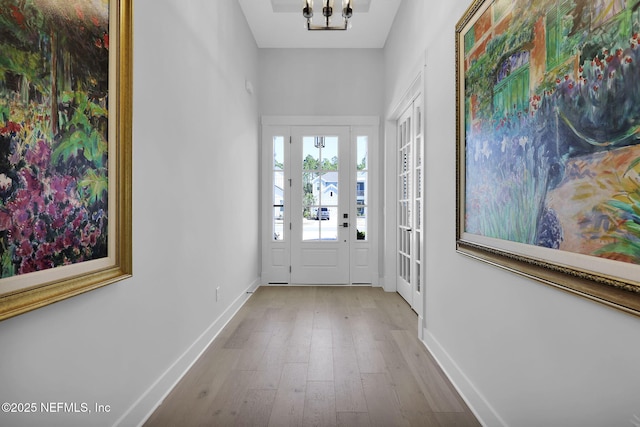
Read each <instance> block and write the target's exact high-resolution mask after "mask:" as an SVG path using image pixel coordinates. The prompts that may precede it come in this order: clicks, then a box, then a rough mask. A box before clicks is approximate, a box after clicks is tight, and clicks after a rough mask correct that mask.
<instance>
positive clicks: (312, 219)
mask: <svg viewBox="0 0 640 427" xmlns="http://www.w3.org/2000/svg"><path fill="white" fill-rule="evenodd" d="M338 164H339V159H338V137H336V136H305V137H303V138H302V197H303V199H302V200H303V201H302V206H303V209H302V217H303V218H302V240H304V241H310V240H333V241H335V240H337V239H338V225H339V215H338V192H339V188H340V183H339V179H338V178H339V175H338ZM340 225H341V224H340Z"/></svg>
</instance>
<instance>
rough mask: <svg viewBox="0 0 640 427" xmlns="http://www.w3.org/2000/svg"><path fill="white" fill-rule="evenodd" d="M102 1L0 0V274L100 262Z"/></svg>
mask: <svg viewBox="0 0 640 427" xmlns="http://www.w3.org/2000/svg"><path fill="white" fill-rule="evenodd" d="M108 89H109V2H108V0H68V1H63V0H0V277H2V278H7V277H11V276H16V275H22V274H26V273H31V272H35V271H40V270H46V269H51V268H55V267H59V266H64V265H69V264H74V263H80V262H83V261H88V260H94V259H98V258H102V257H106V256H107V249H108V248H107V225H108V221H109V215H108V209H107V203H108V197H107V195H108V173H107V172H108V144H107V141H108V127H109V126H108V103H109V93H108Z"/></svg>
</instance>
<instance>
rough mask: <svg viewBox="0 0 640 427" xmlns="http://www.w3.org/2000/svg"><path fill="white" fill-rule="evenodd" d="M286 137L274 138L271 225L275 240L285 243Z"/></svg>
mask: <svg viewBox="0 0 640 427" xmlns="http://www.w3.org/2000/svg"><path fill="white" fill-rule="evenodd" d="M284 147H285V145H284V136H275V137H274V138H273V166H272V169H273V170H272V178H273V194H272V200H273V214H272V218H271V223H272V226H273V230H272V231H273V240H274V241H284V217H285V205H284V200H285V197H284V193H285V171H284V169H285V162H284Z"/></svg>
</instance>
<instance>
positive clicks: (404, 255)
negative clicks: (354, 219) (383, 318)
mask: <svg viewBox="0 0 640 427" xmlns="http://www.w3.org/2000/svg"><path fill="white" fill-rule="evenodd" d="M411 140H412V138H411V118H408V119H407V120H406V121H404V122H403V123H402V124H401V125H400V129H399V153H398V154H399V155H398V161H399V165H398V166H399V168H398V170H399V174H398V186H399V188H398V191H399V197H398V270H399V276H400V277H402V278H403V279H404V280H405V281H406V282H408V283H411V270H412V269H411V244H412V241H411V240H412V235H411V212H412V206H411V190H412V188H411V187H412V182H411V181H412V180H411Z"/></svg>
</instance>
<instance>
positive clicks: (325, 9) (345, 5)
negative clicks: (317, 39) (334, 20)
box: [302, 0, 353, 31]
mask: <svg viewBox="0 0 640 427" xmlns="http://www.w3.org/2000/svg"><path fill="white" fill-rule="evenodd" d="M321 1H322V16H324V20H325V25H314V24H312V23H311V18H312V17H313V0H304V7H303V8H302V16H304V17H305V18H306V19H307V30H309V31H315V30H346V29H347V28H349V19H350V18H351V16H352V15H353V8H352V5H353V0H342V20H343V24H342V25H336V26H331V16H332V15H333V0H321Z"/></svg>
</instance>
